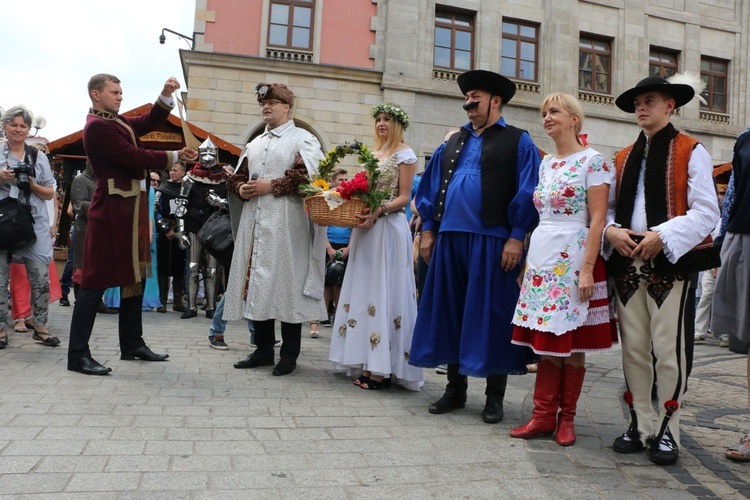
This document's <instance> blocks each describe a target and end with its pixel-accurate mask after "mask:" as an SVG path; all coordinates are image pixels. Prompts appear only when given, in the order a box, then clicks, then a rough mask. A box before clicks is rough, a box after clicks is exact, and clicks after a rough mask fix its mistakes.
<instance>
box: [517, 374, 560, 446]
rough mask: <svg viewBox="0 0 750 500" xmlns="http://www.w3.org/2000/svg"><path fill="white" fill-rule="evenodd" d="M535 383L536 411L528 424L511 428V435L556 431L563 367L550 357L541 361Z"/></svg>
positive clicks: (523, 437)
mask: <svg viewBox="0 0 750 500" xmlns="http://www.w3.org/2000/svg"><path fill="white" fill-rule="evenodd" d="M537 366H538V370H537V372H536V384H535V385H534V412H533V413H532V416H531V420H529V421H528V422H526V424H524V425H522V426H520V427H516V428H515V429H511V431H510V437H514V438H519V439H531V438H533V437H536V436H541V435H544V434H552V433H553V432H555V427H556V425H557V421H556V420H557V408H558V404H559V403H560V385H561V383H562V367H559V366H557V365H555V363H553V362H552V361H550V360H548V359H543V360H541V361H540V362H539V364H538V365H537Z"/></svg>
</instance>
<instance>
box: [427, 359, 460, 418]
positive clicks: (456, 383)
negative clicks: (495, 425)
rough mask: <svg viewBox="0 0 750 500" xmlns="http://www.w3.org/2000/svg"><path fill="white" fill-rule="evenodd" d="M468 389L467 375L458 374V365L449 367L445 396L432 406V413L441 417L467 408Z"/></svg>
mask: <svg viewBox="0 0 750 500" xmlns="http://www.w3.org/2000/svg"><path fill="white" fill-rule="evenodd" d="M468 387H469V382H468V380H467V377H466V375H461V374H460V373H458V365H448V385H447V386H445V394H443V397H442V398H440V399H438V400H437V401H435V402H434V403H432V404H431V405H430V413H435V414H437V415H440V414H442V413H448V412H449V411H451V410H457V409H459V408H463V407H464V406H466V390H467V389H468Z"/></svg>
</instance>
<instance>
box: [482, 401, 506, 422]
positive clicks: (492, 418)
mask: <svg viewBox="0 0 750 500" xmlns="http://www.w3.org/2000/svg"><path fill="white" fill-rule="evenodd" d="M503 416H504V415H503V400H502V399H498V398H493V397H487V402H486V403H485V405H484V410H483V411H482V420H483V421H484V422H486V423H488V424H497V423H498V422H502V421H503Z"/></svg>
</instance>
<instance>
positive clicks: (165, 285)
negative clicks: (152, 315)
mask: <svg viewBox="0 0 750 500" xmlns="http://www.w3.org/2000/svg"><path fill="white" fill-rule="evenodd" d="M168 295H169V276H167V275H166V274H160V275H159V301H160V302H161V305H160V306H159V307H157V308H156V312H160V313H165V312H167V296H168Z"/></svg>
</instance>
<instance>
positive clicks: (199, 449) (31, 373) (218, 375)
mask: <svg viewBox="0 0 750 500" xmlns="http://www.w3.org/2000/svg"><path fill="white" fill-rule="evenodd" d="M71 313H72V308H70V307H67V308H64V307H60V306H58V305H57V304H53V305H52V306H51V311H50V318H51V320H50V325H49V327H50V330H51V331H52V332H53V333H55V334H57V335H58V336H59V337H60V338H61V340H62V341H63V345H62V346H61V347H59V348H49V347H44V346H41V345H39V344H37V343H36V342H34V341H33V340H32V339H31V333H28V334H13V335H11V337H10V346H9V347H8V348H7V349H5V350H4V351H0V383H1V384H2V385H1V386H0V387H1V389H0V498H1V499H11V498H12V499H16V498H18V499H20V498H50V499H51V498H54V499H65V498H75V499H81V498H82V499H87V498H96V499H103V498H104V499H107V498H149V499H150V498H166V499H181V498H190V499H204V498H240V497H243V498H274V499H276V498H278V499H282V498H283V499H286V498H304V499H306V500H311V499H314V498H326V499H329V498H364V497H366V498H368V499H376V498H408V499H419V498H463V499H475V498H494V499H496V498H532V497H533V498H551V497H556V498H575V499H584V498H617V499H623V498H625V499H627V498H693V497H709V498H743V497H750V483H749V481H750V470H749V469H748V467H749V465H743V464H736V463H732V462H729V461H728V460H726V459H725V458H724V455H723V454H724V450H725V449H726V446H727V445H729V444H732V443H734V442H737V441H738V440H739V437H740V436H741V434H743V433H744V431H746V428H747V419H748V415H747V414H748V409H747V407H746V404H747V399H746V395H747V392H746V388H745V383H746V379H745V366H746V359H745V357H744V356H741V355H738V354H734V353H732V352H729V351H727V350H726V349H721V348H719V347H718V343H717V342H716V341H712V340H709V341H707V342H706V343H704V344H701V345H698V346H697V347H696V363H695V367H694V370H693V375H692V378H691V379H690V385H689V387H690V393H689V395H688V396H687V399H686V406H685V410H684V414H683V423H684V425H683V438H682V443H683V446H684V449H683V450H682V453H681V457H680V461H679V462H678V464H677V465H675V466H671V467H659V466H656V465H653V464H651V463H650V462H649V461H648V459H647V457H646V455H645V454H643V453H641V454H636V455H617V454H615V453H614V452H613V451H612V448H611V443H612V441H613V440H614V438H615V437H616V436H617V435H619V434H620V433H621V432H623V431H624V430H625V427H626V424H627V418H626V413H627V412H626V411H625V408H624V406H623V404H622V403H621V397H620V395H621V393H622V389H623V376H622V369H621V367H620V352H619V350H618V349H616V350H613V351H611V352H609V353H601V354H597V355H591V356H589V358H588V367H589V369H588V373H587V375H586V382H585V385H584V393H583V394H582V396H581V400H580V402H579V405H578V408H579V410H578V417H577V419H576V428H577V432H578V442H577V443H576V445H575V446H572V447H568V448H563V447H560V446H558V445H557V444H556V443H555V442H554V440H552V439H551V438H538V439H535V440H530V441H521V440H515V439H511V438H510V437H508V430H509V429H510V428H511V427H514V426H516V425H519V424H521V423H523V422H524V421H525V420H526V419H527V418H528V417H529V416H530V413H531V394H530V391H529V389H530V388H531V387H532V386H533V383H534V376H533V375H528V376H524V377H511V379H510V381H509V383H508V391H507V395H506V403H505V420H504V421H503V422H502V423H500V424H497V425H487V424H484V423H482V421H481V418H480V413H481V410H482V406H483V404H484V396H483V391H484V383H483V381H479V380H476V379H471V380H470V382H469V400H468V404H467V407H466V408H465V409H463V410H458V411H455V412H453V413H450V414H448V415H430V414H429V413H428V412H427V407H428V406H429V404H430V403H431V402H432V401H434V400H436V399H437V398H438V397H440V395H441V394H442V391H443V386H444V376H440V375H436V374H435V373H434V372H433V371H428V372H427V373H426V379H427V380H426V384H425V387H424V388H423V390H422V392H420V393H410V392H407V391H405V390H401V389H399V388H393V389H389V390H383V391H379V392H373V391H363V390H360V389H358V388H356V387H355V386H354V385H352V383H351V381H350V380H348V379H347V378H345V377H343V376H341V375H334V374H332V373H331V369H330V364H329V363H328V361H327V355H328V340H329V338H330V335H331V333H332V332H331V329H330V328H322V329H321V330H322V337H321V338H320V339H310V338H309V337H307V336H305V335H303V340H302V355H301V357H300V360H299V365H298V366H299V368H298V369H297V371H296V372H295V373H294V374H292V375H289V376H285V377H272V376H271V373H270V371H271V368H260V369H256V370H235V369H234V368H233V367H232V364H233V363H234V362H235V361H237V360H239V359H242V358H244V357H245V356H246V355H247V354H248V353H249V350H250V347H249V345H248V334H247V330H246V328H245V326H244V324H243V323H242V322H236V323H232V324H230V327H229V330H228V331H227V342H228V343H229V345H230V350H229V351H216V350H213V349H210V348H209V347H208V344H207V341H206V332H207V331H208V325H209V323H208V320H206V319H205V318H203V317H202V315H201V316H200V317H198V318H194V319H190V320H181V319H179V316H178V315H177V313H173V312H170V313H168V314H158V313H152V312H148V313H144V324H145V329H146V332H147V333H146V340H147V342H148V344H149V345H150V346H151V347H152V348H154V350H155V351H157V352H165V351H166V352H169V354H170V359H169V361H168V362H165V363H145V362H140V361H120V359H119V351H118V348H117V334H116V326H117V319H116V316H105V315H99V316H98V318H97V322H96V327H95V333H94V336H93V338H92V348H93V353H94V357H95V358H96V359H97V360H99V361H100V362H103V363H105V364H106V365H108V366H110V367H112V368H113V372H112V374H111V375H109V376H107V377H91V376H84V375H81V374H78V373H73V372H69V371H67V370H66V369H65V368H66V349H67V340H68V339H67V331H68V325H69V322H70V316H71Z"/></svg>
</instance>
